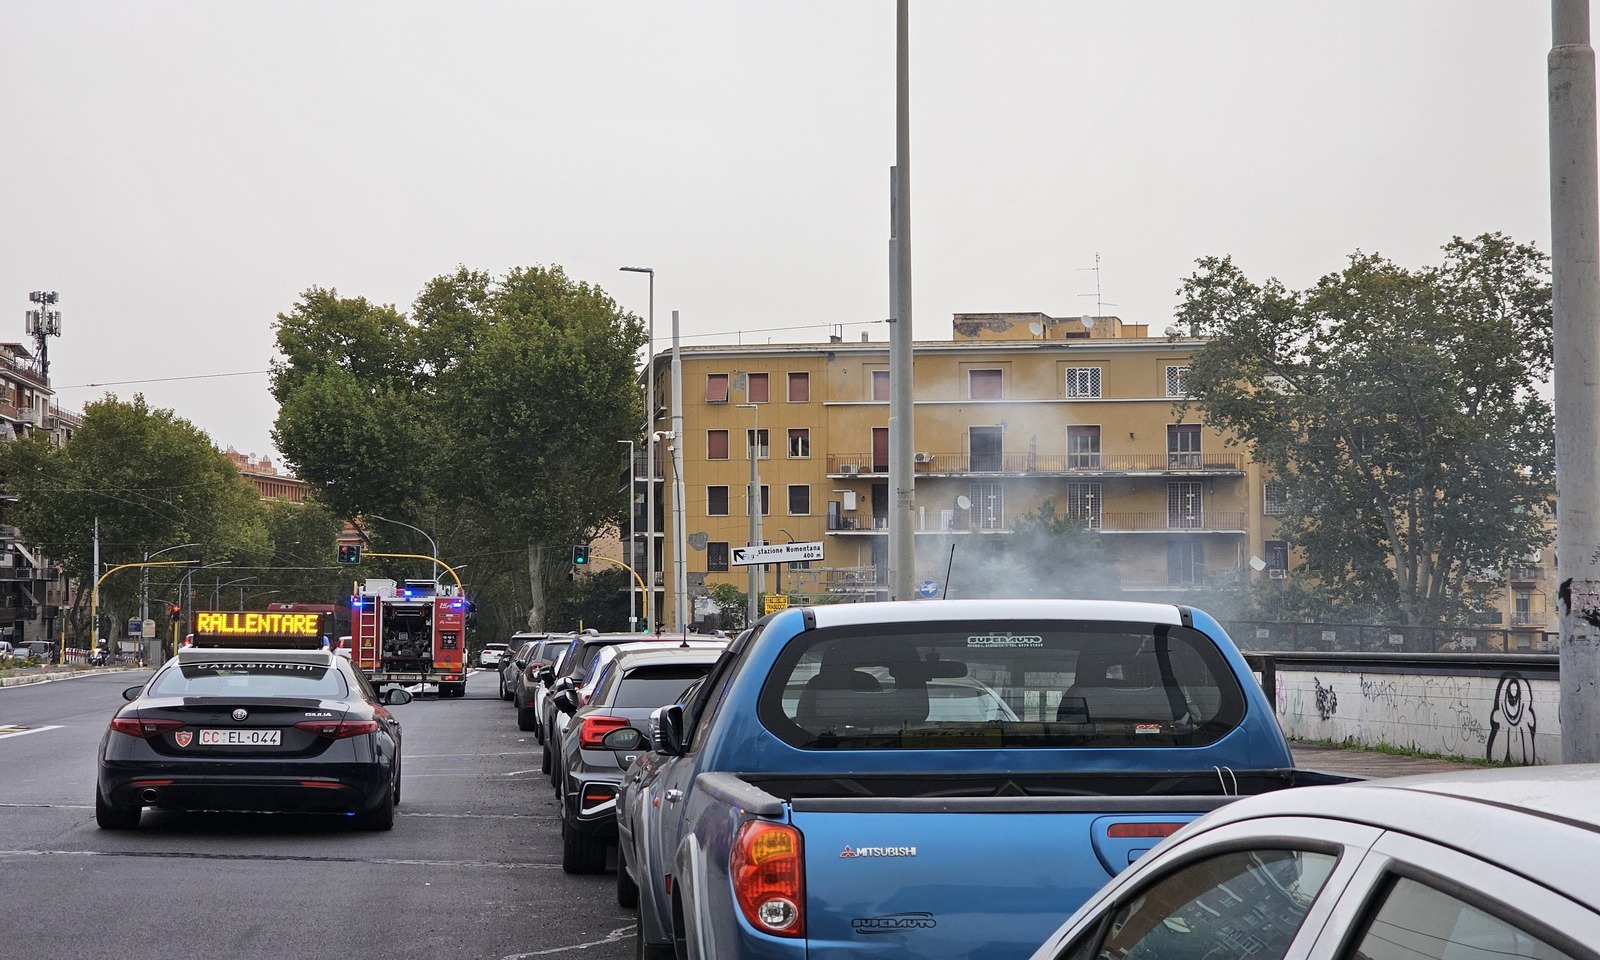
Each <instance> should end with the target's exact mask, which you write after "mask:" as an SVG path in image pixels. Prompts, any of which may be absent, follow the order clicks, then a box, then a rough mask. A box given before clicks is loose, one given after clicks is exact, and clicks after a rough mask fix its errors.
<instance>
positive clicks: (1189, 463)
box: [828, 450, 1245, 476]
mask: <svg viewBox="0 0 1600 960" xmlns="http://www.w3.org/2000/svg"><path fill="white" fill-rule="evenodd" d="M915 460H916V469H917V472H918V473H931V474H954V475H965V474H995V473H999V474H1008V473H1011V474H1060V475H1062V476H1100V475H1105V474H1112V475H1118V474H1143V473H1150V474H1164V473H1181V474H1208V473H1238V474H1242V473H1244V467H1245V463H1244V455H1243V454H1239V453H1168V452H1167V451H1164V450H1163V451H1159V452H1150V453H1104V454H1102V453H1063V454H1032V453H1004V454H992V455H983V454H979V455H973V454H968V453H919V454H917V455H916V457H915ZM886 472H888V466H887V465H885V464H883V463H875V462H874V461H873V458H872V455H871V454H866V453H837V454H835V453H830V454H828V473H829V474H831V475H834V476H853V475H860V474H881V473H886Z"/></svg>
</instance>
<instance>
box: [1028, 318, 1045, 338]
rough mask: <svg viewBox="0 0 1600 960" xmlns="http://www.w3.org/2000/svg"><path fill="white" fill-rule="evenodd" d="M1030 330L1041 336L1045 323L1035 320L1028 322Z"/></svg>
mask: <svg viewBox="0 0 1600 960" xmlns="http://www.w3.org/2000/svg"><path fill="white" fill-rule="evenodd" d="M1028 332H1029V333H1031V334H1033V335H1034V336H1036V337H1037V336H1040V335H1042V334H1043V333H1044V324H1042V323H1040V322H1039V321H1037V320H1035V321H1033V322H1032V323H1030V324H1028Z"/></svg>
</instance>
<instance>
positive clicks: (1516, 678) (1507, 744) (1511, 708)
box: [1484, 670, 1538, 766]
mask: <svg viewBox="0 0 1600 960" xmlns="http://www.w3.org/2000/svg"><path fill="white" fill-rule="evenodd" d="M1537 731H1538V722H1537V718H1535V717H1534V715H1533V687H1531V686H1530V685H1529V684H1528V681H1527V680H1525V679H1524V678H1523V676H1522V674H1520V673H1517V672H1516V671H1515V670H1508V671H1506V672H1505V673H1502V674H1501V675H1500V683H1499V685H1498V686H1496V687H1495V691H1494V705H1493V706H1492V707H1491V708H1490V710H1489V746H1488V747H1487V748H1485V750H1484V757H1485V758H1486V759H1489V760H1494V761H1497V762H1499V763H1520V764H1523V765H1524V766H1526V765H1528V764H1531V763H1535V762H1537V759H1536V758H1537V756H1538V753H1537V751H1536V750H1535V749H1534V742H1533V735H1534V734H1535V733H1536V732H1537Z"/></svg>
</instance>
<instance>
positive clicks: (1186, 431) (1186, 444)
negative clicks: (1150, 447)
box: [1167, 423, 1200, 470]
mask: <svg viewBox="0 0 1600 960" xmlns="http://www.w3.org/2000/svg"><path fill="white" fill-rule="evenodd" d="M1199 468H1200V424H1198V423H1169V424H1167V469H1168V470H1198V469H1199Z"/></svg>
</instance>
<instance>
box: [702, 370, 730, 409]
mask: <svg viewBox="0 0 1600 960" xmlns="http://www.w3.org/2000/svg"><path fill="white" fill-rule="evenodd" d="M727 402H728V375H727V374H726V373H708V374H706V403H727Z"/></svg>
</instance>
